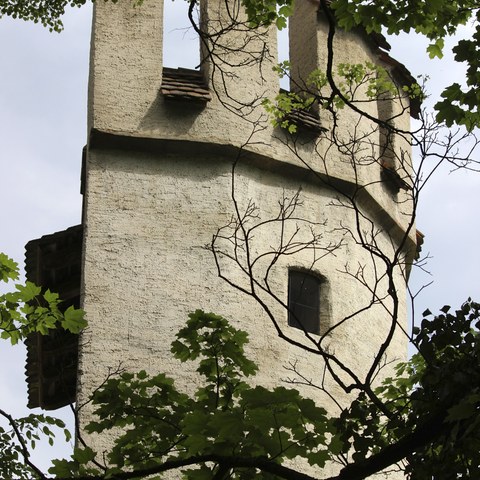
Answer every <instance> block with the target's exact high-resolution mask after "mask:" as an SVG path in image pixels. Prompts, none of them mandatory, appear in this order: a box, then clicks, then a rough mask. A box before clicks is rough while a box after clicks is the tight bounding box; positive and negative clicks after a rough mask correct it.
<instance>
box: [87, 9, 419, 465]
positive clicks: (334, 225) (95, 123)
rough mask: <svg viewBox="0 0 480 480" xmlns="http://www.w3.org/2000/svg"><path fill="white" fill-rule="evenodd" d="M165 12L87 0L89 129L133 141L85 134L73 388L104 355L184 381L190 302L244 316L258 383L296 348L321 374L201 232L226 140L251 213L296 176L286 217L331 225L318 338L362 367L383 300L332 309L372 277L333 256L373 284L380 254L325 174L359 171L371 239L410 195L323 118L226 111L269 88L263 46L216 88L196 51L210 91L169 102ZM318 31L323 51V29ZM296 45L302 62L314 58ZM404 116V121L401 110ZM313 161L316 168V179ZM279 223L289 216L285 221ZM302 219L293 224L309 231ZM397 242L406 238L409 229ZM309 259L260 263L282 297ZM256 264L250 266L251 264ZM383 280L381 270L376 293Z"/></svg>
mask: <svg viewBox="0 0 480 480" xmlns="http://www.w3.org/2000/svg"><path fill="white" fill-rule="evenodd" d="M205 8H207V9H208V12H209V15H214V14H215V10H216V8H217V7H216V2H215V1H212V0H209V3H208V4H207V5H206V7H205ZM162 12H163V3H162V1H161V0H149V1H148V2H144V3H143V5H142V6H141V7H137V8H135V9H132V8H131V6H130V5H129V4H127V3H125V4H122V3H120V4H118V5H114V6H113V5H111V4H110V3H102V2H99V3H97V4H96V16H95V23H94V32H93V44H92V63H91V75H90V96H89V122H90V129H91V130H92V131H94V133H95V134H96V132H101V133H106V134H109V135H110V136H111V137H110V138H114V137H115V136H119V137H120V136H121V137H122V138H123V139H128V138H129V137H130V138H136V139H137V141H136V142H133V143H130V145H129V146H128V148H123V149H116V148H114V147H113V146H110V147H108V145H107V144H106V143H104V144H103V145H101V143H102V142H100V143H98V142H97V143H95V142H93V141H92V143H90V145H89V152H88V158H87V165H86V189H85V211H84V222H85V243H84V271H83V306H84V308H85V310H86V312H87V315H88V320H89V328H88V330H87V331H86V332H85V333H84V334H83V337H82V342H81V343H82V348H81V352H80V370H79V373H80V375H79V392H78V400H79V402H80V403H82V402H83V401H85V400H86V399H87V398H88V396H89V394H90V392H91V391H92V389H93V388H95V387H96V386H97V385H98V384H99V383H100V382H101V381H102V380H103V379H104V378H105V376H106V374H107V372H108V370H109V368H115V367H117V366H118V365H119V364H121V365H122V366H123V367H125V368H127V369H134V370H139V369H147V370H149V371H150V372H158V371H164V372H166V373H167V374H169V375H172V376H174V377H175V378H176V380H177V382H178V384H179V385H180V387H181V388H185V389H189V390H191V389H192V386H193V385H194V384H195V378H196V377H195V375H194V373H193V372H192V370H191V368H189V367H188V366H185V365H180V364H179V362H178V361H176V360H174V359H173V358H172V357H171V355H170V353H169V350H170V343H171V341H172V340H173V339H174V335H175V333H176V332H177V331H178V330H179V328H181V326H183V324H184V322H185V321H186V319H187V315H188V313H189V312H191V311H193V310H195V309H196V308H201V309H204V310H206V311H213V312H215V313H217V314H221V315H223V316H225V317H227V318H228V319H229V320H230V321H231V322H232V323H233V324H234V325H235V326H237V327H239V328H242V329H245V330H247V331H248V332H249V334H250V339H251V343H250V346H249V347H248V352H249V355H250V356H251V357H252V358H253V359H254V360H255V361H256V362H257V363H258V364H259V366H260V373H259V375H258V377H257V381H258V382H259V383H261V384H263V385H266V386H271V387H272V386H274V385H277V384H279V383H280V382H281V381H282V379H284V378H286V377H287V376H288V373H287V372H286V371H285V370H284V366H285V365H288V363H289V362H293V361H298V365H299V368H300V369H301V370H302V372H304V373H305V374H306V375H307V376H308V377H311V378H312V379H313V380H317V381H321V380H322V374H323V364H322V362H321V361H319V358H318V357H316V356H314V355H307V354H306V353H305V352H304V351H303V350H299V349H298V348H295V347H293V346H290V345H289V344H287V343H285V342H284V341H283V340H280V339H279V338H278V336H277V334H276V332H275V330H274V328H273V326H272V324H271V322H270V321H269V319H268V317H267V316H266V315H265V313H264V312H263V311H262V310H261V308H260V307H259V305H258V304H257V303H255V302H254V301H253V300H252V299H251V298H249V297H247V296H245V295H243V294H240V293H239V292H238V291H236V290H234V289H232V288H231V287H229V286H228V285H227V283H226V282H224V281H222V280H221V279H219V278H218V276H217V271H216V268H215V264H214V259H213V256H212V254H211V252H209V251H208V250H206V249H205V248H204V246H205V245H206V244H208V243H209V242H210V241H211V238H212V235H213V234H214V233H215V231H216V229H217V228H219V227H221V226H224V225H225V224H227V223H228V221H229V219H230V217H231V215H232V213H233V211H234V210H233V204H232V199H231V182H232V176H231V167H232V162H233V161H234V159H235V149H231V148H230V149H228V148H227V147H231V146H233V147H240V146H242V145H245V147H244V150H245V153H246V154H247V155H246V156H245V158H246V159H247V158H248V161H247V160H244V161H243V160H242V161H241V162H240V164H239V165H238V167H237V171H236V176H235V180H236V182H235V192H236V195H237V197H238V200H239V202H240V205H243V207H245V206H246V204H247V202H248V200H250V199H252V200H254V201H255V204H256V205H257V206H258V208H259V214H260V216H261V218H263V219H266V218H271V217H272V216H274V215H276V214H277V211H278V201H279V199H280V198H281V197H282V195H286V196H287V197H291V196H292V195H294V194H295V193H296V192H297V191H298V189H299V188H301V189H302V191H301V199H302V200H303V206H301V207H299V210H298V217H299V218H302V219H306V220H309V221H311V222H316V223H319V224H320V223H325V222H326V223H325V225H324V226H320V225H319V226H318V227H317V228H318V229H320V230H321V231H322V233H323V239H322V242H323V245H324V246H327V245H332V244H336V243H338V242H339V241H340V240H342V248H340V249H338V250H337V251H335V252H334V254H331V255H326V256H325V257H324V258H322V260H321V261H319V262H318V263H317V264H316V266H315V269H316V271H317V272H318V273H319V274H321V275H322V276H324V277H326V278H327V280H328V285H329V295H328V296H329V299H328V301H329V308H328V310H329V315H328V316H327V318H323V319H321V322H323V323H322V324H321V331H322V332H324V331H326V329H328V328H329V327H332V326H334V325H337V324H341V326H339V327H338V328H336V329H335V331H334V332H333V333H332V334H331V335H329V336H328V337H327V338H326V339H325V345H328V346H329V348H330V351H332V352H335V354H336V355H337V356H338V357H339V358H340V360H341V361H342V362H344V363H345V364H346V365H347V366H348V367H349V368H352V369H354V370H355V371H356V372H358V375H359V376H362V375H364V374H365V373H366V371H367V370H368V367H369V365H370V363H371V361H372V357H373V355H374V352H375V351H376V350H378V348H379V346H380V345H381V343H382V342H383V341H384V339H385V336H386V334H387V331H388V328H389V326H390V322H391V318H390V316H389V315H388V313H387V314H386V310H385V309H388V308H390V307H391V305H390V304H389V303H388V302H387V303H386V305H384V306H381V305H378V304H377V305H374V306H372V307H371V308H369V309H368V310H367V311H365V312H363V313H361V314H358V315H354V316H353V318H352V319H350V320H349V321H347V322H342V320H343V319H344V318H345V317H347V316H350V315H352V314H354V313H355V312H356V311H358V310H361V309H363V308H364V307H366V306H367V305H369V304H370V302H371V301H372V294H371V292H370V290H369V288H367V287H365V286H362V285H360V284H359V282H358V279H356V278H354V276H352V275H349V274H346V273H345V271H344V270H345V269H348V270H349V271H350V273H352V272H353V273H354V272H357V271H358V270H359V269H364V276H365V279H366V281H367V282H368V284H369V285H370V287H372V286H373V285H374V284H375V279H374V271H375V270H376V271H377V272H380V274H381V273H382V269H383V268H384V266H383V265H382V264H381V263H380V262H378V261H377V263H376V265H375V269H374V268H373V264H372V257H371V256H370V255H369V253H368V252H366V251H365V250H363V249H362V248H361V247H359V246H358V245H356V243H355V242H354V241H353V240H352V237H351V235H349V234H348V233H349V231H354V230H355V228H356V227H357V225H356V223H355V217H354V215H353V212H352V210H349V209H347V208H345V207H339V206H335V205H333V204H334V203H337V199H336V197H337V193H335V192H334V191H333V190H332V189H330V188H328V187H327V186H326V183H329V182H328V181H330V182H332V183H334V184H335V185H337V186H338V185H340V184H339V183H338V181H342V182H344V183H343V185H344V186H345V185H346V184H347V183H349V184H350V187H351V186H352V185H356V186H357V187H360V188H357V193H356V195H357V196H358V202H359V203H358V205H359V206H360V208H361V210H362V212H363V213H364V214H365V215H366V218H367V219H368V220H367V221H365V220H364V221H361V224H360V230H361V231H362V232H363V231H364V230H368V229H369V228H371V225H370V224H369V220H372V221H373V225H374V231H375V232H376V235H377V237H376V238H377V241H378V242H379V244H380V246H381V248H382V249H383V251H385V252H389V253H391V252H392V250H393V249H394V248H395V244H396V241H397V239H398V238H401V234H402V228H404V227H405V225H406V224H407V222H408V220H409V217H408V208H409V207H408V203H406V202H404V201H403V200H402V202H401V203H398V202H397V200H398V199H397V198H394V197H393V196H392V195H391V193H390V192H389V191H388V190H386V189H385V187H384V185H382V184H381V183H380V170H379V168H378V164H376V163H368V162H363V164H361V165H356V168H353V166H352V163H351V159H350V157H349V156H348V155H345V154H342V153H339V152H338V150H335V149H332V148H331V143H330V141H329V138H328V137H329V135H330V133H328V132H327V133H326V134H325V135H323V136H321V137H319V138H318V139H316V140H309V141H307V139H306V138H304V137H297V138H290V137H287V136H286V135H285V134H284V133H283V132H281V131H279V130H277V129H273V128H272V127H271V125H270V124H269V121H268V118H267V117H266V115H265V113H264V111H263V110H262V109H261V107H259V108H256V109H254V110H252V111H251V112H250V114H249V115H248V116H247V118H245V117H241V116H239V115H238V114H237V113H238V112H236V111H235V109H234V108H232V102H231V100H232V98H231V95H233V100H232V101H233V103H235V101H237V100H239V99H242V100H243V101H244V103H248V102H249V101H250V100H251V99H254V100H255V99H258V98H260V97H261V96H265V95H270V94H271V96H273V95H274V94H275V93H276V91H277V89H278V84H277V79H276V78H275V76H274V74H273V73H272V72H271V70H270V69H269V68H267V67H269V66H271V65H269V63H268V62H270V60H268V59H267V60H266V64H265V65H264V68H263V70H262V71H261V72H260V70H259V69H258V67H257V68H255V67H248V68H241V69H239V70H237V71H236V72H235V75H234V76H233V77H226V78H227V80H226V81H227V84H228V85H227V87H226V88H225V86H224V85H223V82H222V84H221V86H218V82H219V81H220V80H223V79H220V77H219V76H218V75H219V74H218V71H216V70H215V68H213V67H212V65H211V64H207V65H206V66H205V71H206V72H208V74H209V79H210V82H214V83H213V84H212V83H211V86H212V88H213V90H215V91H216V93H218V96H217V95H214V98H213V100H212V101H211V102H210V103H209V104H208V105H207V107H206V108H205V109H204V110H202V111H198V110H192V109H189V108H188V107H187V106H185V105H184V104H181V103H180V104H175V105H172V104H167V102H165V100H164V99H163V98H162V96H161V95H160V93H159V89H160V85H161V70H162V64H161V61H162V59H161V52H162V15H163V13H162ZM319 31H320V33H321V29H320V30H318V31H317V34H318V32H319ZM266 38H270V41H271V42H272V45H271V52H275V51H276V45H275V41H276V36H275V35H273V34H272V32H270V33H268V34H267V37H266ZM237 40H238V39H237ZM232 41H236V39H235V38H233V39H232ZM258 42H261V40H260V39H259V40H258ZM258 42H257V41H255V42H253V43H252V44H251V46H254V45H258ZM318 45H319V52H320V50H321V48H320V45H321V44H320V43H318ZM342 45H343V46H344V47H345V48H344V50H342V51H343V52H344V54H345V55H346V56H347V57H346V58H352V59H355V61H356V62H358V61H361V60H362V59H364V60H365V59H371V52H370V51H369V50H368V48H367V46H366V45H365V44H364V43H363V42H362V41H358V39H355V38H353V37H352V36H351V35H350V36H346V37H345V38H343V37H342V40H341V45H340V46H342ZM297 53H298V52H297ZM301 53H302V52H299V55H300V54H301ZM304 53H305V52H304ZM318 55H319V56H321V53H319V54H318ZM300 56H301V55H300ZM272 58H276V55H272ZM307 60H308V61H307V63H308V62H310V63H311V59H307ZM310 63H308V64H309V65H310ZM217 87H218V88H217ZM375 108H376V106H375ZM372 113H374V114H375V113H377V112H372ZM252 121H253V123H252ZM402 121H403V122H404V123H405V124H408V119H406V120H405V118H402ZM342 122H344V125H345V131H344V132H342V133H344V134H345V135H346V136H347V137H348V136H349V135H351V133H352V132H351V129H350V127H351V125H354V124H357V123H358V125H359V128H360V129H363V130H368V129H369V128H372V127H371V125H369V123H368V122H364V121H363V120H362V121H360V122H358V117H357V116H356V115H353V114H350V113H348V111H345V114H344V118H343V119H342ZM94 137H95V135H94ZM94 137H92V138H94ZM138 139H145V141H147V140H148V141H149V142H150V143H149V145H156V147H154V148H150V149H149V151H148V149H147V148H145V147H144V146H142V144H141V140H138ZM164 139H168V140H169V141H175V142H177V143H178V144H180V145H182V148H180V149H176V148H175V147H173V148H170V147H169V149H167V147H166V146H165V145H166V144H165V143H163V142H162V141H163V140H164ZM152 142H153V144H152ZM155 142H156V143H155ZM195 142H197V143H195ZM293 142H296V143H295V144H294V143H293ZM127 143H128V142H127ZM205 144H216V145H218V149H217V150H215V149H211V150H210V153H208V151H209V150H208V148H207V149H206V148H204V146H205ZM169 145H171V144H169ZM202 145H203V146H202ZM293 146H295V148H294V149H293V148H292V147H293ZM200 147H202V148H200ZM295 150H296V152H295ZM222 151H223V152H229V153H222ZM213 152H215V153H213ZM248 153H254V154H256V155H248ZM295 153H298V154H299V155H298V156H297V155H296V154H295ZM299 156H300V157H301V160H300V159H299V158H298V157H299ZM242 158H243V157H242ZM303 162H305V163H306V165H307V166H308V167H309V168H306V166H305V164H304V163H303ZM312 171H314V172H315V173H319V174H321V175H323V177H322V178H323V181H319V180H318V178H317V177H316V176H315V175H314V174H312ZM325 180H328V181H327V182H325ZM364 186H365V188H363V187H364ZM399 198H400V197H399ZM405 213H407V214H405ZM287 228H288V229H290V231H293V229H294V228H295V226H294V225H289V226H288V227H287ZM302 235H304V234H303V233H300V238H308V237H307V236H305V237H302ZM277 240H278V230H276V229H275V228H271V229H264V231H262V232H259V234H257V235H256V237H255V243H254V245H253V247H252V248H253V249H254V251H256V252H259V253H261V252H262V251H265V250H266V249H268V248H271V246H272V245H275V242H277ZM407 243H408V242H407ZM407 248H410V249H411V248H412V243H411V242H410V243H409V244H408V247H407ZM410 255H411V254H410ZM311 261H312V257H311V253H309V252H302V253H300V254H297V255H296V256H293V257H285V258H282V259H281V260H280V261H279V262H278V263H277V265H276V266H275V268H274V269H273V270H272V282H271V287H272V289H273V291H274V292H275V294H276V295H277V296H278V298H279V299H281V300H282V301H283V302H286V300H287V283H288V268H289V267H301V266H303V267H308V266H309V265H310V264H311ZM222 266H223V268H224V269H225V270H224V271H225V272H227V274H228V275H229V276H230V278H232V279H234V280H235V281H238V282H240V283H245V281H246V279H245V278H244V277H242V275H241V274H240V273H239V270H238V268H234V267H233V266H231V265H227V264H222ZM263 268H264V265H263ZM258 276H259V278H261V276H262V265H259V269H258ZM385 288H386V285H385V284H384V283H382V282H380V283H379V285H378V289H379V290H378V296H379V297H381V296H382V295H383V294H384V293H385ZM396 288H397V290H398V295H399V298H400V312H399V319H400V322H401V323H404V322H405V321H406V307H405V282H404V279H403V277H402V275H401V272H400V271H399V272H397V274H396ZM262 298H263V299H264V300H265V301H266V302H267V303H268V305H269V307H270V308H271V310H272V312H273V313H274V315H275V318H276V319H277V320H278V322H279V324H280V325H281V326H282V328H284V329H285V331H286V332H287V333H288V335H290V336H291V337H292V338H294V339H296V340H300V341H305V339H304V337H303V335H302V333H301V332H300V331H297V330H295V329H292V328H289V327H288V326H287V312H286V310H285V309H284V308H283V307H282V306H281V305H279V304H278V303H276V302H275V301H274V300H272V299H271V298H270V299H269V298H267V297H265V296H263V297H262ZM377 303H378V302H377ZM405 355H406V339H405V338H404V337H403V336H402V335H396V336H395V337H394V340H393V342H392V345H391V348H390V350H389V352H388V360H393V359H403V358H405ZM179 372H181V374H179ZM326 385H327V386H328V387H329V389H330V391H331V393H332V394H333V395H334V396H335V397H336V398H338V399H339V400H340V401H341V400H342V399H343V400H346V397H345V396H344V394H343V393H342V392H341V391H340V389H339V388H338V386H336V385H335V384H333V383H332V382H331V380H329V379H327V380H326ZM305 393H306V394H307V395H314V396H316V399H317V401H318V402H319V403H321V404H322V405H324V406H326V407H327V408H330V409H332V411H333V408H334V407H333V404H332V402H331V401H330V400H329V399H328V398H326V397H325V396H321V395H319V394H318V392H317V393H314V392H312V391H305ZM89 415H90V413H89V410H88V407H87V408H86V409H85V410H84V411H83V413H82V414H81V423H82V424H84V423H85V422H86V421H88V417H89ZM93 441H94V443H95V447H96V448H97V449H99V450H102V449H103V448H107V446H108V443H109V439H108V438H106V437H102V438H96V439H94V440H93ZM327 473H328V472H327Z"/></svg>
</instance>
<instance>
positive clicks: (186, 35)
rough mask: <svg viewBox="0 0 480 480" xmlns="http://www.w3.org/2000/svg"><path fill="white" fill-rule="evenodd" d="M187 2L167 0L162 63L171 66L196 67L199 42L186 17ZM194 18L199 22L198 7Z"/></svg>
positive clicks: (198, 56) (198, 61)
mask: <svg viewBox="0 0 480 480" xmlns="http://www.w3.org/2000/svg"><path fill="white" fill-rule="evenodd" d="M188 8H189V2H185V1H181V0H180V1H172V0H167V1H166V2H165V5H164V17H163V25H164V29H163V32H164V33H163V65H164V66H165V67H171V68H178V67H182V68H191V69H198V67H199V65H200V42H199V38H198V35H197V32H195V30H194V28H193V27H192V24H191V23H190V20H189V18H188ZM194 19H195V22H196V23H197V25H198V24H199V21H198V20H199V9H198V7H195V10H194Z"/></svg>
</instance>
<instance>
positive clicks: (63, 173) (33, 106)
mask: <svg viewBox="0 0 480 480" xmlns="http://www.w3.org/2000/svg"><path fill="white" fill-rule="evenodd" d="M166 3H167V6H168V7H169V8H171V7H172V4H171V3H170V2H166ZM176 3H177V4H178V3H179V2H176ZM180 3H182V2H180ZM90 15H91V9H90V7H85V8H82V9H80V10H78V9H76V10H74V11H72V12H69V13H68V14H67V15H66V17H65V31H64V32H63V33H61V34H60V35H59V34H55V33H49V32H48V31H47V30H45V29H44V28H43V27H41V26H39V25H34V24H31V23H30V24H28V23H24V22H21V21H12V20H10V19H2V20H0V65H1V75H0V146H1V151H0V167H1V169H0V222H1V223H0V225H1V242H0V251H4V252H5V253H7V254H8V255H10V256H11V257H13V258H14V259H15V260H17V261H18V262H20V263H23V257H24V245H25V244H26V243H27V242H28V241H29V240H31V239H34V238H38V237H40V236H42V235H44V234H48V233H53V232H55V231H58V230H62V229H64V228H67V227H69V226H71V225H74V224H77V223H79V221H80V209H81V197H80V193H79V185H80V163H81V152H82V147H83V145H84V144H85V142H86V101H87V76H88V51H89V40H90V39H89V35H90ZM170 18H172V17H170ZM167 21H168V22H169V23H168V24H167V25H168V26H167V28H166V30H167V32H170V31H172V30H174V32H173V34H174V35H176V38H175V39H171V40H170V43H171V45H172V46H173V48H172V49H171V50H170V54H171V57H169V58H167V59H166V61H165V64H166V65H167V66H178V65H182V66H194V65H193V64H192V63H194V61H193V62H190V63H189V62H185V61H184V58H183V56H182V54H181V53H179V52H182V51H185V49H184V48H183V43H182V42H184V41H189V40H188V39H189V38H192V35H191V33H189V32H186V33H185V32H183V31H181V30H180V31H178V30H175V29H173V28H170V22H176V20H170V19H168V20H167ZM185 24H186V23H185V22H184V23H183V25H185ZM182 39H184V40H182ZM394 44H395V45H394V50H393V51H392V55H393V56H394V57H396V58H398V59H399V60H401V61H402V62H404V63H405V64H407V66H408V67H409V68H410V69H411V71H412V72H414V73H415V74H417V73H418V74H419V73H428V74H429V75H430V77H431V85H432V88H433V89H434V90H436V91H438V89H439V88H440V87H439V85H440V84H446V82H449V81H450V82H451V81H452V80H451V79H452V78H454V79H456V78H457V77H458V78H461V75H462V73H461V70H460V69H457V68H455V66H453V65H452V63H451V62H446V63H445V64H442V63H441V62H437V61H435V62H431V61H429V60H428V59H427V58H426V56H425V54H424V53H423V48H422V46H421V45H420V44H419V41H418V40H416V39H414V38H412V37H407V36H404V37H402V38H401V39H398V40H397V41H395V42H394ZM175 48H176V51H174V49H175ZM186 63H187V64H186ZM479 155H480V152H479V153H477V156H479ZM479 204H480V174H475V173H470V172H464V171H463V172H456V173H452V174H449V168H448V167H447V168H444V169H443V170H442V171H441V172H439V174H438V175H436V176H435V177H434V178H433V180H432V181H431V182H430V185H429V187H428V188H427V189H426V190H425V192H424V196H423V198H422V200H421V204H420V211H419V217H418V228H419V229H420V230H422V232H423V233H424V234H425V235H426V240H425V244H424V247H423V251H424V253H426V252H429V253H430V254H431V256H432V259H431V260H430V262H429V265H428V269H429V270H430V271H431V272H432V277H431V280H433V281H434V284H433V285H432V286H431V287H430V288H429V289H428V290H427V291H425V292H424V293H423V295H422V297H421V298H420V300H419V309H418V311H419V312H422V311H423V309H424V308H425V307H426V306H429V307H430V308H431V309H432V310H434V309H437V308H439V307H441V306H442V305H444V304H445V303H449V304H452V305H453V306H457V305H459V304H460V303H461V302H462V301H464V300H465V299H466V298H467V297H468V296H472V297H474V298H476V299H480V284H479V282H478V280H477V278H478V272H479V270H480V251H479V249H478V248H477V243H476V242H477V241H478V240H477V239H478V238H479V233H480V222H479V216H478V205H479ZM428 281H430V278H425V277H423V280H422V279H421V277H419V276H418V275H415V276H414V279H413V281H412V284H413V285H417V286H418V285H421V284H422V283H426V282H428ZM0 361H1V368H0V385H1V386H2V388H1V390H0V392H1V393H0V408H3V409H5V410H8V411H11V412H12V413H14V414H16V415H22V414H23V413H25V414H28V413H29V411H28V410H26V409H25V408H24V406H25V403H26V389H25V383H24V361H25V358H24V351H23V348H22V347H21V346H17V347H15V348H9V347H8V346H7V345H6V343H5V342H1V343H0ZM22 412H23V413H22ZM48 455H49V454H48V453H45V452H44V451H43V450H42V451H40V454H39V456H38V457H39V458H41V459H42V464H43V465H45V458H47V456H48Z"/></svg>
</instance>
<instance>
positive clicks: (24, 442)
mask: <svg viewBox="0 0 480 480" xmlns="http://www.w3.org/2000/svg"><path fill="white" fill-rule="evenodd" d="M18 277H19V270H18V264H17V263H16V262H14V261H13V260H12V259H11V258H9V257H8V256H7V255H5V254H4V253H0V282H4V283H8V282H10V281H15V280H18ZM85 326H86V321H85V319H84V315H83V311H82V310H79V309H75V308H73V307H69V308H68V309H67V310H66V311H65V312H62V309H61V301H60V299H59V297H58V294H56V293H52V292H50V291H49V290H47V291H45V292H42V289H41V287H38V286H36V285H35V284H33V283H31V282H26V283H25V285H22V284H16V285H15V290H14V291H12V292H9V293H5V294H3V295H0V337H1V338H2V339H4V340H7V341H10V342H11V343H12V344H16V343H18V342H19V341H22V340H25V339H26V338H27V336H28V335H30V334H32V333H40V334H42V335H46V334H48V333H49V332H50V331H51V330H53V329H56V328H60V327H61V328H64V329H66V330H69V331H70V332H72V333H79V332H80V330H81V329H82V328H84V327H85ZM0 418H1V419H3V420H4V423H2V424H0V452H1V455H0V477H1V478H12V479H13V478H18V479H31V478H37V477H38V476H39V474H40V473H41V472H39V471H38V470H37V469H36V467H35V466H34V465H33V464H32V463H30V461H29V457H30V450H31V449H34V448H35V446H36V444H37V442H39V441H43V440H46V441H47V442H48V443H49V444H50V445H53V443H54V438H55V429H61V430H62V431H63V433H64V436H65V440H66V441H69V440H70V438H71V435H70V432H69V431H68V430H67V429H66V426H65V423H64V422H63V421H62V420H59V419H57V418H53V417H50V416H47V415H43V414H38V415H37V414H31V415H28V416H26V417H22V418H13V417H12V416H11V415H9V414H8V413H7V412H5V411H4V410H2V409H0Z"/></svg>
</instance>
